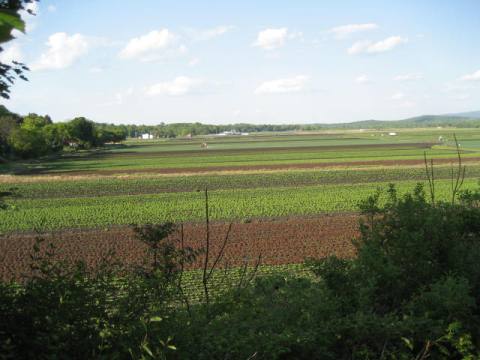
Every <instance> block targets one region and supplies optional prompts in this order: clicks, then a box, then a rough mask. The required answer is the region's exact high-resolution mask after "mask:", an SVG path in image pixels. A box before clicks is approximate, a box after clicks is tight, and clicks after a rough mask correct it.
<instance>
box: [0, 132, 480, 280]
mask: <svg viewBox="0 0 480 360" xmlns="http://www.w3.org/2000/svg"><path fill="white" fill-rule="evenodd" d="M454 131H455V133H456V136H457V138H458V141H459V143H460V149H461V155H462V160H463V162H464V163H465V164H466V166H467V171H466V178H465V181H464V184H463V189H473V188H476V187H477V186H478V180H477V179H478V178H479V176H480V130H476V129H454V130H453V129H415V130H412V129H402V130H398V135H397V136H389V135H388V131H385V130H384V131H329V132H324V133H321V132H320V133H316V134H259V135H255V136H237V137H223V138H220V137H202V138H194V139H192V140H185V139H184V140H177V139H174V140H146V141H139V140H128V141H126V142H125V143H123V144H117V145H110V146H107V147H106V148H105V149H101V150H93V151H79V152H77V153H71V154H64V155H63V156H59V157H57V158H47V159H41V160H38V161H30V162H26V161H25V162H21V161H20V162H16V163H13V164H9V165H8V166H7V165H2V167H1V168H0V173H1V175H0V191H8V190H9V189H12V188H14V189H15V193H16V194H17V195H18V196H17V197H14V198H11V199H8V200H7V201H8V202H9V203H10V204H11V205H12V206H13V208H14V209H13V210H10V211H8V212H5V213H3V214H2V217H1V218H0V233H3V234H4V236H2V238H1V239H0V253H2V254H4V255H3V256H4V259H3V263H4V265H3V267H2V268H1V269H0V276H2V277H4V278H7V277H9V276H13V277H15V276H18V275H19V274H20V273H22V272H24V271H25V269H26V261H27V260H28V248H29V247H31V246H32V245H33V242H32V241H33V239H34V234H33V231H34V230H35V231H40V232H46V235H45V237H47V239H51V240H52V241H54V242H57V244H58V246H59V249H60V252H61V253H62V254H63V255H62V256H65V257H67V258H75V257H78V256H81V257H83V258H86V259H87V260H88V262H89V263H94V262H95V261H96V260H95V259H98V258H100V257H101V254H102V253H104V252H105V251H106V250H107V249H113V250H115V251H116V252H117V253H118V256H121V257H123V258H124V259H126V260H128V261H131V262H135V261H139V260H140V259H139V254H140V253H142V251H143V250H142V248H141V245H140V244H139V243H138V241H135V240H134V239H133V237H132V233H131V230H130V229H129V227H128V226H129V225H130V224H145V223H160V222H164V221H173V222H176V223H185V226H186V228H185V229H186V231H187V232H188V233H189V234H190V237H189V238H190V240H189V241H192V244H193V245H194V246H197V247H199V246H201V243H202V239H203V238H204V234H203V231H204V230H202V229H203V227H204V225H203V223H202V220H203V218H204V214H205V200H204V199H205V192H204V190H205V188H208V190H209V191H208V193H209V208H210V218H211V220H212V222H213V225H212V226H213V228H212V229H213V230H212V231H213V232H212V236H213V239H214V240H213V243H212V244H213V245H212V246H214V247H215V246H217V247H218V246H219V241H220V239H222V236H223V235H222V234H223V233H224V232H225V229H226V226H228V225H227V224H228V223H230V222H232V223H233V224H234V225H233V229H232V243H231V244H230V246H231V247H232V249H231V250H230V252H229V253H228V256H227V258H228V259H229V261H231V263H232V264H239V259H244V258H245V257H248V258H253V257H255V255H258V253H262V254H263V255H264V257H263V261H264V263H265V265H268V266H271V265H288V264H298V263H301V262H302V261H303V260H304V259H305V258H306V257H323V256H328V255H330V254H337V255H339V256H353V255H354V253H353V248H352V246H351V244H350V240H351V239H352V238H353V237H354V235H355V234H356V229H357V226H356V224H357V222H358V215H357V212H358V204H359V202H360V201H362V200H364V199H365V198H366V197H368V196H369V195H372V194H373V193H375V191H376V190H377V189H383V190H386V189H387V188H388V186H389V183H395V184H396V186H397V188H398V190H399V192H400V193H405V192H408V191H411V190H412V189H413V188H414V187H415V185H416V184H417V183H419V182H420V183H424V184H425V169H424V160H423V158H424V154H426V156H427V157H428V158H429V159H434V163H435V164H436V165H435V178H436V190H437V198H438V199H445V200H447V199H449V198H450V197H451V173H452V166H455V164H456V159H457V152H456V149H455V147H454V143H453V142H452V139H453V132H454ZM439 139H442V141H439ZM203 142H207V144H208V148H207V149H200V144H202V143H203ZM187 238H188V237H187ZM197 265H198V264H197Z"/></svg>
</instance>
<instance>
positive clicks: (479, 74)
mask: <svg viewBox="0 0 480 360" xmlns="http://www.w3.org/2000/svg"><path fill="white" fill-rule="evenodd" d="M462 80H466V81H480V70H478V71H475V72H474V73H472V74H467V75H464V76H462Z"/></svg>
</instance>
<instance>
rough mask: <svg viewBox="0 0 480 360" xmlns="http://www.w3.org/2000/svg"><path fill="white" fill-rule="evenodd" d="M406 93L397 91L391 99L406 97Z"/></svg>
mask: <svg viewBox="0 0 480 360" xmlns="http://www.w3.org/2000/svg"><path fill="white" fill-rule="evenodd" d="M405 97H406V95H405V94H404V93H402V92H397V93H395V94H393V95H392V97H391V99H392V100H403V99H405Z"/></svg>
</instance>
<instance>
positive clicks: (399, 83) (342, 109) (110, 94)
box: [0, 0, 480, 124]
mask: <svg viewBox="0 0 480 360" xmlns="http://www.w3.org/2000/svg"><path fill="white" fill-rule="evenodd" d="M34 10H35V11H36V13H37V16H35V17H31V16H28V15H26V16H25V18H26V21H27V29H28V31H27V34H26V35H18V37H17V39H16V40H14V41H12V42H10V43H9V44H8V45H7V46H6V50H5V51H4V52H3V53H1V54H0V58H1V59H2V60H3V61H9V60H11V59H13V58H16V59H18V60H22V61H24V62H25V63H27V64H28V65H29V66H30V67H31V69H32V71H31V72H30V73H29V75H28V77H29V79H30V81H29V82H26V83H25V82H20V81H19V82H17V84H16V85H15V86H14V87H13V89H12V98H11V99H10V100H8V101H4V104H5V105H6V106H7V107H8V108H10V109H11V110H13V111H16V112H19V113H28V112H37V113H40V114H50V115H51V116H52V118H53V119H54V120H55V121H62V120H66V119H69V118H73V117H75V116H86V117H88V118H90V119H92V120H95V121H98V122H111V123H137V124H140V123H144V124H157V123H160V122H167V123H168V122H192V121H200V122H204V123H212V124H219V123H235V122H249V123H331V122H347V121H356V120H363V119H372V118H375V119H401V118H405V117H409V116H415V115H420V114H441V113H450V112H460V111H471V110H479V109H480V46H478V45H479V39H480V21H479V15H478V14H480V1H478V0H457V1H449V0H422V1H418V0H416V1H414V0H402V1H379V0H378V1H373V0H371V1H368V0H363V1H341V0H339V1H333V0H330V1H318V0H317V1H313V0H311V1H302V0H297V1H292V0H289V1H287V0H276V1H245V0H244V1H235V2H233V1H193V0H192V1H182V0H177V1H159V0H157V1H153V0H137V1H126V0H125V1H124V0H115V1H113V0H112V1H108V0H96V1H93V0H88V1H87V0H83V1H80V0H78V1H77V0H68V1H67V0H56V1H55V0H48V1H47V0H44V1H41V2H40V3H39V4H38V6H37V7H36V8H35V9H34Z"/></svg>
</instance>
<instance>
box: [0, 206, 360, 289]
mask: <svg viewBox="0 0 480 360" xmlns="http://www.w3.org/2000/svg"><path fill="white" fill-rule="evenodd" d="M357 224H358V216H357V215H354V214H342V215H325V216H322V217H310V218H287V219H276V220H275V219H270V220H253V221H252V222H249V223H233V224H232V228H231V232H230V236H229V239H228V243H227V246H226V248H225V253H224V257H223V259H222V264H224V263H225V262H228V264H229V265H230V266H236V265H237V266H238V265H241V264H242V263H243V262H244V261H245V260H251V261H252V262H253V261H254V260H255V259H257V258H258V256H259V255H261V259H262V260H261V263H262V264H265V265H281V264H292V263H301V262H303V261H304V260H305V259H306V258H310V257H314V258H322V257H326V256H329V255H337V256H339V257H344V258H348V257H352V256H354V255H355V249H354V247H353V245H352V244H351V240H352V238H353V237H354V236H355V235H357V233H358V230H357V229H358V225H357ZM228 227H229V224H228V223H212V224H211V227H210V229H211V231H210V234H211V236H210V241H211V248H210V249H211V250H210V259H214V258H215V256H216V254H218V252H219V251H220V249H221V247H222V244H223V240H224V238H225V236H226V233H227V230H228ZM205 229H206V227H205V224H186V225H185V226H184V245H185V246H190V247H193V248H196V249H198V248H202V247H204V246H205V234H206V230H205ZM171 236H172V239H179V238H180V237H179V232H177V233H175V234H173V235H171ZM35 237H36V235H35V234H32V233H16V234H9V235H5V236H3V237H1V238H0V278H3V279H5V280H8V279H13V278H15V279H20V278H21V276H22V275H23V274H25V275H28V274H29V272H30V266H29V265H30V263H31V261H30V254H31V253H32V249H33V245H34V243H35ZM42 237H43V238H44V239H45V242H44V243H52V244H53V245H55V247H56V253H57V255H56V256H57V257H58V258H61V259H68V260H72V261H75V260H80V259H82V260H85V261H86V262H87V264H88V265H90V266H95V265H96V264H98V263H99V261H100V260H101V259H102V258H103V257H104V256H106V255H107V253H109V252H110V251H113V252H114V253H115V258H116V259H118V260H120V261H121V262H123V263H124V264H127V265H134V264H140V263H141V262H142V261H144V260H145V259H146V253H145V250H146V247H145V245H144V244H143V243H141V242H140V241H139V240H137V239H136V238H135V236H134V233H133V231H132V229H130V228H128V227H114V228H110V229H89V230H63V231H57V232H51V233H45V234H42ZM147 260H148V259H147ZM200 266H201V261H197V263H195V264H193V265H192V268H199V267H200Z"/></svg>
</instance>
